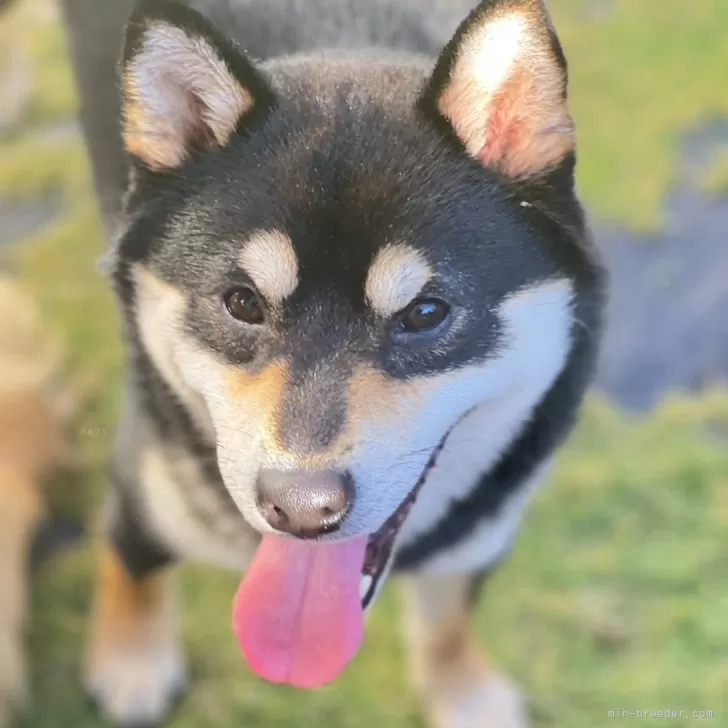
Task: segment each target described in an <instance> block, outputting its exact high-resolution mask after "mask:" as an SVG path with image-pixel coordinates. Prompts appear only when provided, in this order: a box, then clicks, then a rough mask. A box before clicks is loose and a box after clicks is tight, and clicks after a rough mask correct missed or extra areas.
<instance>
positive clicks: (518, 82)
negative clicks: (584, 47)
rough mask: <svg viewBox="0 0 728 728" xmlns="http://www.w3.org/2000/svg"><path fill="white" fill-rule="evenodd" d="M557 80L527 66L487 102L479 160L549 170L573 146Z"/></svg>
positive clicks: (519, 169) (509, 169)
mask: <svg viewBox="0 0 728 728" xmlns="http://www.w3.org/2000/svg"><path fill="white" fill-rule="evenodd" d="M537 81H541V82H542V83H541V84H539V85H537ZM554 81H555V79H553V78H549V77H548V76H546V77H542V78H540V79H536V78H532V77H531V76H530V75H529V74H527V72H526V71H525V69H518V70H517V71H516V72H515V73H514V74H513V75H512V77H511V78H510V79H509V80H508V81H506V83H505V84H504V85H503V87H502V88H501V89H500V90H499V92H498V93H497V94H496V95H495V96H494V97H493V98H492V99H491V100H490V103H489V104H488V109H487V111H486V114H485V115H486V117H487V120H486V123H485V139H484V140H483V145H482V147H481V149H480V151H478V152H477V153H476V154H475V156H476V157H477V159H479V160H480V161H481V162H482V163H483V164H485V165H488V166H493V167H498V168H500V169H502V170H503V171H504V172H505V173H506V174H508V175H510V176H513V177H521V176H528V175H532V174H536V173H538V172H541V171H545V170H546V169H548V168H550V167H553V166H555V165H556V164H558V163H559V162H560V161H561V160H562V159H563V158H564V157H565V156H566V155H567V154H568V153H570V152H571V151H573V148H574V136H573V124H572V121H571V117H570V116H569V112H568V109H567V107H566V103H565V101H564V100H563V96H562V92H561V89H560V87H559V86H557V85H556V84H555V83H554Z"/></svg>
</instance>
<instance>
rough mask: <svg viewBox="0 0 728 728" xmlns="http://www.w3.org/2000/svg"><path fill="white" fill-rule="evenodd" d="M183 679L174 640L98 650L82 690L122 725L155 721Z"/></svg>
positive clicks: (173, 698)
mask: <svg viewBox="0 0 728 728" xmlns="http://www.w3.org/2000/svg"><path fill="white" fill-rule="evenodd" d="M185 682H186V677H185V667H184V661H183V658H182V654H181V651H180V649H179V647H178V646H177V645H176V644H174V643H167V644H157V645H136V646H134V647H129V646H127V647H122V646H119V647H116V648H106V649H104V650H98V651H96V652H95V653H93V654H92V655H91V657H90V658H89V661H88V665H87V668H86V675H85V684H86V690H87V691H88V693H89V695H90V696H91V698H92V699H93V700H94V702H95V703H96V704H97V705H98V707H99V709H100V710H101V712H102V713H103V714H104V715H105V716H106V717H107V718H108V719H110V720H111V721H112V722H113V723H115V724H116V725H118V726H123V727H124V728H126V727H127V726H129V727H131V726H134V728H138V727H139V726H153V725H157V724H159V723H160V721H162V720H163V719H164V718H165V717H166V716H167V714H168V713H169V712H170V711H171V710H172V708H173V707H174V704H175V702H176V701H177V699H178V698H179V696H180V695H181V694H182V692H183V690H184V686H185Z"/></svg>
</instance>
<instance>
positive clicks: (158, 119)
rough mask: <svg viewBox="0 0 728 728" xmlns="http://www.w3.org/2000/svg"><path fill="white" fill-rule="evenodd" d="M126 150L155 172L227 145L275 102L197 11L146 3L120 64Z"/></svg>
mask: <svg viewBox="0 0 728 728" xmlns="http://www.w3.org/2000/svg"><path fill="white" fill-rule="evenodd" d="M120 72H121V99H122V133H123V139H124V146H125V147H126V150H127V152H128V153H129V154H130V155H131V156H132V158H133V159H135V160H136V161H139V162H141V163H142V164H143V165H144V167H146V168H147V169H149V170H152V171H170V170H174V169H177V168H179V167H180V166H182V164H183V163H184V162H185V161H186V160H187V159H188V158H189V157H190V156H191V155H192V154H193V153H194V152H197V151H201V150H209V149H214V148H219V147H222V146H224V145H225V144H227V142H228V141H229V140H230V138H231V137H232V135H233V134H234V133H235V131H236V130H237V128H238V127H239V125H240V124H241V122H242V121H243V119H247V118H249V116H250V115H251V114H253V113H254V112H260V111H261V110H264V109H265V108H266V107H269V106H270V105H272V103H273V95H272V92H271V91H270V90H269V88H268V87H267V85H266V83H265V81H264V80H263V78H262V77H261V75H260V74H259V73H258V71H257V70H256V69H255V68H254V67H253V65H252V64H251V63H250V62H249V61H248V60H247V58H246V57H245V55H244V54H243V52H242V51H241V50H239V49H238V48H237V47H236V46H234V45H233V43H232V42H230V41H228V40H227V39H226V38H225V37H223V36H222V35H221V34H220V33H218V32H217V31H216V29H215V28H214V27H213V26H212V25H211V24H210V23H209V22H208V21H207V20H206V19H205V18H204V17H203V16H202V15H200V14H199V13H197V12H195V11H194V10H192V9H190V8H187V7H186V6H184V5H179V4H177V3H175V2H170V0H141V2H139V3H138V5H137V7H136V10H135V11H134V13H133V14H132V16H131V19H130V20H129V23H128V25H127V29H126V36H125V42H124V52H123V57H122V61H121V69H120Z"/></svg>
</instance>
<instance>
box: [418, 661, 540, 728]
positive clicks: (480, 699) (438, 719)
mask: <svg viewBox="0 0 728 728" xmlns="http://www.w3.org/2000/svg"><path fill="white" fill-rule="evenodd" d="M430 697H431V708H430V710H431V715H430V717H431V723H432V725H433V727H434V728H528V715H527V711H526V704H525V700H524V699H523V697H522V695H521V693H520V691H519V690H518V688H517V687H516V686H515V685H514V684H513V683H512V682H511V681H510V680H508V679H507V678H505V677H503V676H502V675H499V674H498V673H494V672H489V673H488V674H487V678H486V677H484V678H483V680H482V682H476V683H471V684H469V685H466V684H463V685H460V686H458V689H456V690H448V691H447V693H446V694H444V693H443V694H441V695H432V696H430Z"/></svg>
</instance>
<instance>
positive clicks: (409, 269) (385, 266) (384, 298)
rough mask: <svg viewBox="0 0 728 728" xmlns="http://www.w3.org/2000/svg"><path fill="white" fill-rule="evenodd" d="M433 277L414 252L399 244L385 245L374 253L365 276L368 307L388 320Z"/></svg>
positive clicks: (429, 268)
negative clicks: (374, 255)
mask: <svg viewBox="0 0 728 728" xmlns="http://www.w3.org/2000/svg"><path fill="white" fill-rule="evenodd" d="M433 275H434V272H433V270H432V268H431V267H430V265H429V263H428V262H427V260H426V259H425V256H424V255H423V254H422V253H421V252H420V251H419V250H417V249H416V248H413V247H411V246H410V245H405V244H402V243H397V244H393V245H387V246H386V247H384V248H382V250H380V251H379V252H378V253H377V255H376V257H375V258H374V261H373V263H372V265H371V267H370V268H369V273H368V274H367V280H366V287H365V292H366V297H367V300H368V302H369V305H370V306H371V307H372V308H373V309H374V310H375V311H376V312H377V313H378V314H380V315H382V316H391V315H392V314H393V313H396V312H397V311H401V310H402V309H403V308H404V307H405V306H406V305H407V304H408V303H409V302H410V301H412V299H413V298H415V297H416V296H417V294H418V293H419V292H420V291H421V290H422V288H423V287H424V286H425V284H426V283H427V282H428V281H429V280H430V279H431V278H432V277H433Z"/></svg>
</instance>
